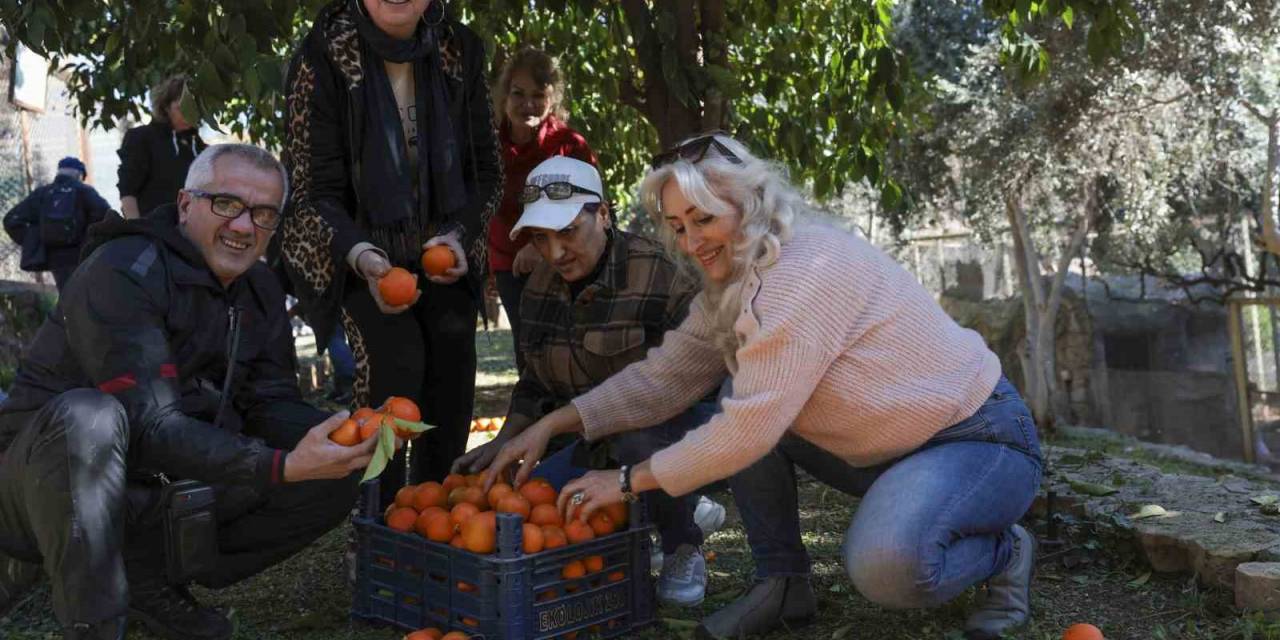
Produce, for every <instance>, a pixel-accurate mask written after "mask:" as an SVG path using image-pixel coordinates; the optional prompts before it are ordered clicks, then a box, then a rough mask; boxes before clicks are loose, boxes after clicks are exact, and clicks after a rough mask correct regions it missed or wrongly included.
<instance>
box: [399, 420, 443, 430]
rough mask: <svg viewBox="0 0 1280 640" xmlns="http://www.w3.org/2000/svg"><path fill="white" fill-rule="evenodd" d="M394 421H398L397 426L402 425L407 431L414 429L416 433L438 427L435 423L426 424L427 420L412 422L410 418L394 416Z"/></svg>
mask: <svg viewBox="0 0 1280 640" xmlns="http://www.w3.org/2000/svg"><path fill="white" fill-rule="evenodd" d="M392 421H394V422H395V423H396V426H397V427H400V428H401V429H404V430H406V431H412V432H414V433H426V432H427V431H430V430H432V429H434V428H436V425H434V424H426V423H425V422H410V421H408V420H401V419H400V418H392Z"/></svg>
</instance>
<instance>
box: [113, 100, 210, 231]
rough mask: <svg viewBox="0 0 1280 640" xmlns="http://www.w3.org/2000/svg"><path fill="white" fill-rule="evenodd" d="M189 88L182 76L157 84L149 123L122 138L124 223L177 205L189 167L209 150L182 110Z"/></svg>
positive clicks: (121, 188)
mask: <svg viewBox="0 0 1280 640" xmlns="http://www.w3.org/2000/svg"><path fill="white" fill-rule="evenodd" d="M186 86H187V81H186V78H184V77H182V76H173V77H172V78H169V79H168V80H165V81H164V82H161V83H160V84H158V85H156V86H155V87H154V88H153V89H151V122H150V123H149V124H145V125H142V126H140V127H134V128H132V129H130V130H129V131H128V132H127V133H125V134H124V143H123V144H121V145H120V151H119V152H118V153H119V155H120V171H119V177H120V180H119V182H118V183H116V186H117V187H118V188H119V189H120V212H121V213H122V214H124V217H125V218H129V219H132V218H137V217H138V216H140V215H143V214H147V213H150V212H151V210H152V209H155V208H156V207H159V206H160V205H165V204H173V203H174V202H177V200H178V191H179V190H181V189H182V184H183V183H184V182H185V181H186V179H187V168H188V167H190V166H191V163H192V162H194V161H195V159H196V156H197V155H200V152H201V151H204V149H205V147H207V146H209V145H207V144H205V142H204V140H201V139H200V134H199V132H198V131H197V130H196V125H195V124H194V123H191V122H188V121H187V119H186V118H185V117H183V115H182V109H181V108H179V107H180V105H181V104H182V94H183V91H185V90H186Z"/></svg>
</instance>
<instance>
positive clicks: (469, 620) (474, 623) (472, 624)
mask: <svg viewBox="0 0 1280 640" xmlns="http://www.w3.org/2000/svg"><path fill="white" fill-rule="evenodd" d="M462 624H465V625H467V626H468V627H478V626H480V621H479V620H476V619H475V618H467V617H463V618H462ZM458 633H462V632H461V631H459V632H458ZM463 637H466V636H463Z"/></svg>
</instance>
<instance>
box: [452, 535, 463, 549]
mask: <svg viewBox="0 0 1280 640" xmlns="http://www.w3.org/2000/svg"><path fill="white" fill-rule="evenodd" d="M449 546H451V547H455V548H458V549H466V548H467V545H466V544H464V543H463V542H462V534H457V535H454V536H453V538H450V539H449Z"/></svg>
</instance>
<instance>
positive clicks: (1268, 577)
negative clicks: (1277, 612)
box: [1235, 562, 1280, 611]
mask: <svg viewBox="0 0 1280 640" xmlns="http://www.w3.org/2000/svg"><path fill="white" fill-rule="evenodd" d="M1235 592H1236V608H1238V609H1247V610H1254V611H1267V610H1274V609H1280V562H1245V563H1242V564H1240V565H1239V566H1237V567H1236V571H1235Z"/></svg>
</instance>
